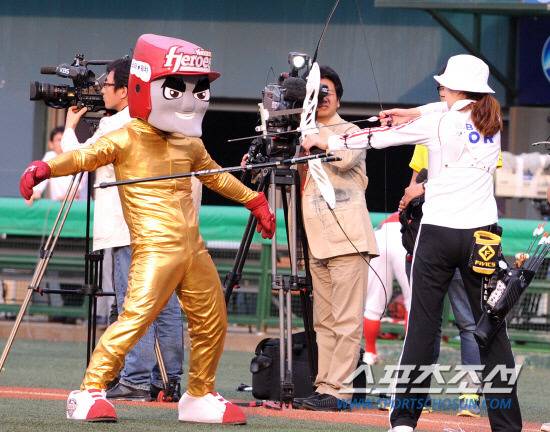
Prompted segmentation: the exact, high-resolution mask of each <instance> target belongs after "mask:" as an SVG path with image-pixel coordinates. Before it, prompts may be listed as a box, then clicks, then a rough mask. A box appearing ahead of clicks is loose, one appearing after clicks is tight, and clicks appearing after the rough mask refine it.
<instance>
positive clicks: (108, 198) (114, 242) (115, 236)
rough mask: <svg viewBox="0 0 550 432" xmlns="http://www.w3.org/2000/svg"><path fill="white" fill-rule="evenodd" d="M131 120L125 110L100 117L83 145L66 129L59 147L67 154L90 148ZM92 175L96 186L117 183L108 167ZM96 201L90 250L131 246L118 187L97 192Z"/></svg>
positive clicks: (110, 168) (73, 133)
mask: <svg viewBox="0 0 550 432" xmlns="http://www.w3.org/2000/svg"><path fill="white" fill-rule="evenodd" d="M130 120H132V119H131V117H130V112H129V110H128V107H126V108H124V109H123V110H121V111H119V112H117V113H116V114H114V115H112V116H110V117H103V118H102V119H101V120H100V121H99V126H98V128H97V130H96V131H95V133H94V134H93V135H92V136H91V137H90V138H88V139H87V140H86V142H84V143H79V142H78V138H77V137H76V135H75V132H74V130H73V129H71V128H67V129H65V132H64V133H63V138H62V139H61V148H62V149H63V151H64V152H66V151H69V150H74V149H76V148H79V147H86V146H90V145H92V144H93V143H95V142H96V141H97V140H98V139H99V138H101V137H102V136H103V135H105V134H107V133H109V132H113V131H115V130H117V129H120V128H121V127H123V126H124V125H125V124H126V123H128V122H129V121H130ZM95 173H96V183H102V182H113V181H115V180H116V178H115V169H114V168H113V165H111V164H109V165H105V166H102V167H99V168H98V169H97V170H96V172H95ZM95 199H96V204H95V211H94V239H93V249H94V250H99V249H106V248H112V247H122V246H128V245H129V244H130V232H129V231H128V226H127V225H126V222H125V220H124V216H123V214H122V207H121V205H120V197H119V195H118V188H116V187H110V188H105V189H96V192H95Z"/></svg>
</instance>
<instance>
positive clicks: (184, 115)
mask: <svg viewBox="0 0 550 432" xmlns="http://www.w3.org/2000/svg"><path fill="white" fill-rule="evenodd" d="M175 114H176V117H177V118H179V119H182V120H191V119H192V118H193V117H195V113H194V112H192V113H179V112H176V113H175Z"/></svg>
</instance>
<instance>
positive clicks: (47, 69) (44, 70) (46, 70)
mask: <svg viewBox="0 0 550 432" xmlns="http://www.w3.org/2000/svg"><path fill="white" fill-rule="evenodd" d="M56 72H57V66H42V67H41V68H40V73H41V74H43V75H55V74H56Z"/></svg>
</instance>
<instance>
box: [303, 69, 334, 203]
mask: <svg viewBox="0 0 550 432" xmlns="http://www.w3.org/2000/svg"><path fill="white" fill-rule="evenodd" d="M320 86H321V71H320V70H319V65H318V64H317V63H313V65H312V66H311V70H310V71H309V75H308V76H307V81H306V97H305V98H304V105H303V110H302V114H301V116H300V133H301V137H302V138H304V137H306V136H307V135H310V134H314V133H319V129H317V126H316V123H315V115H316V113H317V103H318V101H319V88H320ZM308 168H309V172H310V173H311V177H312V178H313V180H314V181H315V183H316V184H317V187H318V188H319V191H320V192H321V195H322V196H323V198H324V199H325V201H326V202H327V204H328V206H329V207H330V208H331V209H333V208H334V207H336V195H335V193H334V188H333V187H332V183H331V182H330V179H329V178H328V175H327V173H326V171H325V170H324V168H323V165H322V163H321V161H320V160H319V159H315V160H310V161H308Z"/></svg>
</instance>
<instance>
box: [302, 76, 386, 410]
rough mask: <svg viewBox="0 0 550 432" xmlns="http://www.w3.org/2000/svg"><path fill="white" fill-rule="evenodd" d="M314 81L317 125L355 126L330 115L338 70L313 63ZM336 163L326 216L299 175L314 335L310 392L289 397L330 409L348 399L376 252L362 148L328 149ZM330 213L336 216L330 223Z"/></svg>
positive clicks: (315, 191) (311, 185) (338, 87)
mask: <svg viewBox="0 0 550 432" xmlns="http://www.w3.org/2000/svg"><path fill="white" fill-rule="evenodd" d="M320 69H321V84H325V85H326V86H327V87H328V95H327V96H326V97H325V98H324V99H323V100H322V101H321V102H320V103H319V105H318V108H317V122H318V124H319V126H324V127H323V128H322V129H321V130H322V131H323V130H326V129H330V130H331V132H332V133H336V134H350V133H353V132H357V131H358V130H359V128H358V127H357V126H355V125H353V124H351V123H347V122H345V121H344V120H343V119H342V118H341V117H340V116H339V115H338V113H337V110H338V108H339V107H340V99H341V98H342V94H343V87H342V82H341V81H340V78H339V76H338V74H337V73H336V72H335V71H334V70H333V69H331V68H330V67H327V66H321V68H320ZM335 154H336V155H337V156H340V157H341V158H342V160H341V161H337V162H330V163H324V164H323V168H324V170H325V171H326V173H327V175H328V177H329V179H330V181H331V183H332V185H333V187H334V190H335V192H336V208H335V209H334V213H332V212H331V210H330V209H329V208H328V206H327V204H326V202H325V201H324V199H323V197H322V196H321V193H320V191H319V188H318V187H317V185H316V183H315V182H314V181H313V179H312V178H311V174H310V173H309V172H307V173H303V174H305V179H304V178H302V183H303V185H304V189H303V193H302V212H303V218H304V227H305V230H306V236H307V240H308V244H309V256H310V258H309V264H310V271H311V277H312V281H313V320H314V328H315V332H316V335H317V347H318V373H317V378H316V380H315V386H316V392H315V393H313V394H312V395H311V396H309V397H307V398H304V399H299V400H296V402H297V404H298V405H300V404H301V405H302V407H303V408H305V409H309V410H317V411H336V410H338V409H342V407H345V406H346V403H342V401H347V400H349V399H351V396H352V393H351V392H350V391H351V389H350V388H348V387H347V386H346V385H344V384H343V381H344V380H345V379H346V378H347V377H348V376H349V375H350V374H351V373H352V372H353V371H354V370H355V369H356V367H357V363H358V360H359V351H360V343H361V336H362V324H363V307H364V305H365V298H366V288H367V277H368V269H369V266H368V261H369V259H370V258H371V257H372V256H376V255H377V247H376V239H375V237H374V231H373V228H372V224H371V221H370V216H369V212H368V210H367V205H366V202H365V190H366V188H367V184H368V179H367V176H366V165H365V156H366V150H354V151H339V152H335ZM336 218H337V220H336Z"/></svg>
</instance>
